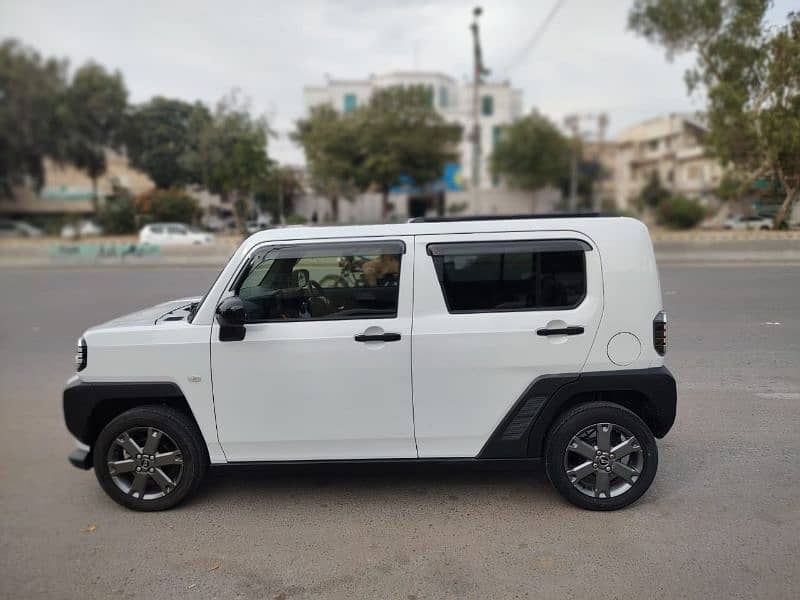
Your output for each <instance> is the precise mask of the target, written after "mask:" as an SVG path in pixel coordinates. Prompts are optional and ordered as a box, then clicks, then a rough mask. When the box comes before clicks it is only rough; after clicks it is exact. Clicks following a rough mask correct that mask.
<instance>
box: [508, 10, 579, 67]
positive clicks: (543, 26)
mask: <svg viewBox="0 0 800 600" xmlns="http://www.w3.org/2000/svg"><path fill="white" fill-rule="evenodd" d="M564 2H566V0H556V2H555V4H553V8H551V9H550V12H549V13H547V16H546V17H545V18H544V20H543V21H542V22H541V23H540V24H539V27H537V28H536V31H534V32H533V35H532V36H531V39H530V40H528V43H527V44H525V46H523V47H522V49H521V50H520V51H519V52H517V53H516V54H515V55H514V57H513V58H512V59H511V61H510V62H509V64H508V66H507V67H506V69H505V72H506V73H508V72H509V71H510V70H511V69H513V68H514V67H516V66H517V64H518V63H519V62H521V61H522V59H524V58H525V57H526V56H527V55H528V53H529V52H530V51H531V50H533V49H534V48H535V47H536V45H537V44H538V43H539V40H541V39H542V36H543V35H544V32H545V31H547V27H548V26H549V25H550V23H551V22H552V21H553V19H555V18H556V15H557V14H558V11H559V10H561V7H562V6H563V5H564Z"/></svg>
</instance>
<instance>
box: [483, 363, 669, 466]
mask: <svg viewBox="0 0 800 600" xmlns="http://www.w3.org/2000/svg"><path fill="white" fill-rule="evenodd" d="M615 392H616V393H620V392H626V393H627V392H636V393H637V394H639V395H640V396H636V397H641V401H640V403H641V405H640V406H636V407H630V408H632V409H633V410H634V412H641V413H643V414H645V415H646V418H645V421H646V422H647V424H648V426H649V427H650V428H651V430H652V431H653V435H655V436H656V437H659V438H661V437H664V436H665V435H666V434H667V432H668V431H669V430H670V428H671V427H672V425H673V423H674V422H675V407H676V403H677V390H676V387H675V379H674V378H673V377H672V374H671V373H670V372H669V370H668V369H667V368H666V367H656V368H652V369H632V370H629V371H599V372H590V373H580V374H578V373H564V374H559V375H547V376H544V377H539V378H538V379H536V380H535V381H534V382H533V383H531V385H530V386H528V388H527V389H526V390H525V392H523V394H522V396H520V398H519V400H517V402H516V403H515V404H514V406H513V407H512V408H511V410H510V411H509V413H508V414H507V415H506V417H505V418H504V419H503V421H502V422H501V423H500V425H498V427H497V429H495V431H494V433H493V434H492V436H491V437H490V438H489V441H488V442H486V445H485V446H484V447H483V449H482V450H481V452H480V454H479V455H478V458H537V457H540V456H542V452H543V450H544V442H545V439H546V437H547V432H548V431H549V429H550V425H551V424H552V423H553V421H554V419H555V418H556V417H557V416H558V415H559V414H561V412H562V411H563V409H564V407H565V406H569V403H570V400H571V399H572V398H574V397H575V396H576V395H578V394H593V393H597V394H602V395H604V397H605V399H607V400H608V401H611V402H613V401H614V394H615ZM636 409H640V410H636Z"/></svg>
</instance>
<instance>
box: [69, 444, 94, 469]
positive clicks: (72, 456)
mask: <svg viewBox="0 0 800 600" xmlns="http://www.w3.org/2000/svg"><path fill="white" fill-rule="evenodd" d="M67 459H68V460H69V462H70V464H71V465H72V466H73V467H78V468H79V469H83V470H84V471H88V470H89V469H91V468H92V463H93V462H94V460H93V458H92V451H91V450H84V449H83V448H75V450H73V451H72V452H70V453H69V456H68V457H67Z"/></svg>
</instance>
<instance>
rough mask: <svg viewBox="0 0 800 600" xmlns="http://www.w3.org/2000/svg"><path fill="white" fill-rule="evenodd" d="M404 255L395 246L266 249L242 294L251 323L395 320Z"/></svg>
mask: <svg viewBox="0 0 800 600" xmlns="http://www.w3.org/2000/svg"><path fill="white" fill-rule="evenodd" d="M404 250H405V246H404V245H403V243H402V242H394V241H392V242H379V243H372V242H370V243H365V244H315V245H308V246H286V247H283V248H270V249H266V250H263V251H260V252H258V253H256V255H255V256H253V258H252V259H251V260H250V263H249V265H248V267H247V268H246V270H245V272H244V274H243V276H242V277H241V278H240V283H239V285H238V289H237V293H238V295H239V297H240V298H241V299H242V301H243V302H244V304H245V310H246V318H247V321H248V322H250V323H252V322H264V321H304V320H326V319H366V318H377V319H381V318H384V319H386V318H394V317H396V316H397V301H398V292H399V284H400V263H401V261H402V255H403V252H404Z"/></svg>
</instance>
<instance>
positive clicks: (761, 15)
mask: <svg viewBox="0 0 800 600" xmlns="http://www.w3.org/2000/svg"><path fill="white" fill-rule="evenodd" d="M769 6H770V2H769V0H747V1H745V0H703V1H701V2H698V1H696V0H636V2H635V3H634V5H633V8H632V9H631V12H630V15H629V20H628V24H629V27H630V28H631V29H633V30H634V31H636V32H638V33H639V34H641V35H643V36H644V37H645V38H647V39H648V40H650V41H653V42H655V43H658V44H660V45H662V46H664V47H665V48H666V51H667V56H668V57H669V58H671V57H672V56H674V55H675V54H678V53H681V52H687V51H691V52H694V53H695V55H696V61H695V64H694V67H693V68H691V69H690V70H689V71H688V72H687V73H686V81H687V84H688V88H689V91H690V93H691V92H693V91H695V90H698V89H701V90H704V91H705V96H706V98H707V109H706V112H707V120H708V125H709V142H708V143H709V146H710V148H711V149H712V150H713V151H714V152H715V154H716V155H717V156H718V157H719V159H720V160H721V161H722V162H723V164H730V165H733V166H734V167H735V168H736V169H737V170H738V171H740V172H741V173H742V174H743V179H744V181H745V185H744V187H749V182H752V181H754V180H755V179H757V178H759V177H762V176H764V175H770V176H774V177H776V178H777V179H778V180H779V181H780V182H781V185H782V187H783V190H784V201H783V203H782V205H781V208H780V210H779V211H778V213H777V214H776V216H775V223H776V226H777V225H778V224H779V223H781V222H782V221H783V220H785V218H786V216H787V215H788V213H789V211H790V210H791V207H792V203H793V202H794V201H795V199H796V197H797V195H798V190H799V189H800V60H798V56H800V14H799V13H789V15H788V18H787V23H786V24H785V25H783V26H781V27H777V28H771V27H769V26H768V25H767V23H766V21H765V13H766V10H767V8H768V7H769Z"/></svg>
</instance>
